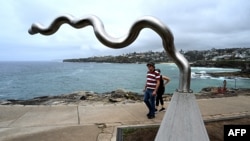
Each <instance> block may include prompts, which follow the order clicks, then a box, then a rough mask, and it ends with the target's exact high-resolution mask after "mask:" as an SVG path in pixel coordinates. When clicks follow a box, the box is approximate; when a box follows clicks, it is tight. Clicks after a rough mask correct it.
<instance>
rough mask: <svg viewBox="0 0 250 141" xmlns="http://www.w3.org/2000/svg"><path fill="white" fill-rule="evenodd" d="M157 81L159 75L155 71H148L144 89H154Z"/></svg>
mask: <svg viewBox="0 0 250 141" xmlns="http://www.w3.org/2000/svg"><path fill="white" fill-rule="evenodd" d="M157 80H160V74H159V73H158V72H157V71H153V72H150V71H148V73H147V83H146V88H147V89H153V90H154V89H155V87H156V83H157Z"/></svg>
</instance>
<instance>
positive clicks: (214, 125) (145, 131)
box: [123, 116, 250, 141]
mask: <svg viewBox="0 0 250 141" xmlns="http://www.w3.org/2000/svg"><path fill="white" fill-rule="evenodd" d="M236 124H237V125H249V124H250V116H247V117H242V118H235V119H230V120H229V119H228V120H217V121H210V122H205V126H206V129H207V133H208V136H209V139H210V141H223V140H224V125H236ZM158 128H159V127H158V126H152V127H148V128H130V129H125V130H124V131H123V141H154V138H155V136H156V134H157V131H158Z"/></svg>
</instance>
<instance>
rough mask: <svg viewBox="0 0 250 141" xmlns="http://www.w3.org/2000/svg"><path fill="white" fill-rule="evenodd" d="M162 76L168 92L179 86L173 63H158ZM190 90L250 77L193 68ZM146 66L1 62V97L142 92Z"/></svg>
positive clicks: (232, 84) (236, 84) (244, 82)
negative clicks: (231, 77) (228, 77)
mask: <svg viewBox="0 0 250 141" xmlns="http://www.w3.org/2000/svg"><path fill="white" fill-rule="evenodd" d="M156 68H159V69H161V73H162V75H165V76H168V77H169V78H170V79H171V81H170V83H169V84H168V85H166V91H165V92H166V93H169V94H172V93H173V92H174V91H175V90H176V89H177V88H178V87H179V70H178V67H177V66H176V65H175V64H173V63H163V64H156ZM191 70H192V73H191V76H192V78H191V89H192V90H193V91H194V93H195V92H199V91H201V89H202V88H204V87H210V86H215V87H218V86H222V82H223V80H224V79H226V80H227V87H229V88H249V84H250V79H247V78H234V79H227V78H224V77H219V78H213V77H211V76H209V75H207V72H225V71H239V70H238V69H225V68H206V67H192V68H191ZM146 72H147V67H146V65H145V64H116V63H69V62H68V63H63V62H0V100H7V99H16V100H27V99H31V98H34V97H40V96H54V95H61V94H68V93H73V92H76V91H93V92H96V93H104V92H111V91H114V90H117V89H124V90H126V91H132V92H137V93H139V94H143V92H142V90H143V88H144V85H145V81H146Z"/></svg>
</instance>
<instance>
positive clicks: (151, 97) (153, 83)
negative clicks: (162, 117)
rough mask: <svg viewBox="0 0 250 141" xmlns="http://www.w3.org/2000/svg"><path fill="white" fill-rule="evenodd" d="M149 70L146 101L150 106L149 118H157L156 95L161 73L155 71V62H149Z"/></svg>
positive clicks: (145, 91) (145, 93)
mask: <svg viewBox="0 0 250 141" xmlns="http://www.w3.org/2000/svg"><path fill="white" fill-rule="evenodd" d="M147 67H148V72H147V80H146V85H145V88H144V102H145V104H146V106H147V107H148V110H149V113H148V114H147V117H148V118H149V119H152V118H155V96H156V94H157V90H158V87H159V85H160V74H159V73H158V72H157V71H155V64H154V63H153V62H150V63H147Z"/></svg>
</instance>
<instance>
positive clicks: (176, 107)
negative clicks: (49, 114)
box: [155, 92, 209, 141]
mask: <svg viewBox="0 0 250 141" xmlns="http://www.w3.org/2000/svg"><path fill="white" fill-rule="evenodd" d="M155 141H209V137H208V134H207V131H206V128H205V125H204V122H203V119H202V116H201V113H200V110H199V106H198V104H197V102H196V98H195V95H194V94H192V93H179V92H175V93H174V95H173V97H172V99H171V102H170V104H169V106H168V108H167V111H166V113H165V115H164V117H163V119H162V122H161V125H160V128H159V130H158V132H157V135H156V138H155Z"/></svg>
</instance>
